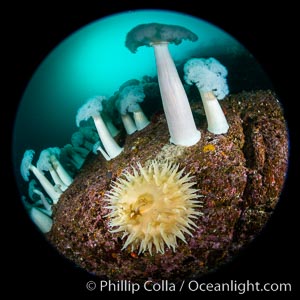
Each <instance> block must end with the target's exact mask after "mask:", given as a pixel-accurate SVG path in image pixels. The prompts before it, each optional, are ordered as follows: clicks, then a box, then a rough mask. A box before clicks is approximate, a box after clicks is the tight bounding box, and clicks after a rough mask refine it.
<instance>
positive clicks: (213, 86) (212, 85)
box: [184, 57, 229, 134]
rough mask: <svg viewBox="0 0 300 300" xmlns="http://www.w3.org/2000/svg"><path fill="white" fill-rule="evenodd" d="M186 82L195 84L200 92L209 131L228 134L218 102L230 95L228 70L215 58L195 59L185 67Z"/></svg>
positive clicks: (227, 126) (226, 124)
mask: <svg viewBox="0 0 300 300" xmlns="http://www.w3.org/2000/svg"><path fill="white" fill-rule="evenodd" d="M184 73H185V75H184V78H185V81H186V82H187V83H188V84H190V85H192V84H195V85H196V86H197V88H198V90H199V92H200V95H201V99H202V102H203V106H204V110H205V115H206V119H207V124H208V131H210V132H212V133H214V134H223V133H226V132H227V131H228V129H229V125H228V123H227V120H226V117H225V115H224V113H223V110H222V108H221V106H220V104H219V102H218V100H222V99H224V98H225V96H226V95H227V94H228V93H229V90H228V85H227V82H226V76H227V69H226V68H225V67H224V66H223V65H222V64H221V63H220V62H219V61H218V60H216V59H215V58H212V57H211V58H208V59H204V58H193V59H190V60H188V61H187V62H186V63H185V65H184Z"/></svg>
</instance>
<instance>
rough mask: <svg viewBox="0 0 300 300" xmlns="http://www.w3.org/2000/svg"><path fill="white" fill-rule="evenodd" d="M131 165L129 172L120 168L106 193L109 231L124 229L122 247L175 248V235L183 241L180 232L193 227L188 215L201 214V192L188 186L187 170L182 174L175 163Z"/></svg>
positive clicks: (189, 230)
mask: <svg viewBox="0 0 300 300" xmlns="http://www.w3.org/2000/svg"><path fill="white" fill-rule="evenodd" d="M132 169H133V174H130V173H129V172H128V171H126V172H124V173H123V174H122V175H121V176H120V177H119V178H118V180H117V181H116V182H114V184H113V185H112V190H111V191H110V192H108V193H107V201H108V203H109V205H108V206H107V207H108V208H109V209H110V210H111V212H110V213H109V214H108V217H109V218H110V226H111V228H112V230H111V232H112V233H114V232H124V234H123V237H122V238H124V237H127V240H126V242H125V244H124V246H123V248H122V250H123V249H126V248H127V247H128V246H129V245H130V246H131V251H134V250H136V249H137V248H138V249H139V250H138V251H139V253H142V252H145V251H146V250H148V251H149V252H150V254H152V248H153V247H155V248H156V252H160V253H164V251H165V245H167V247H168V248H172V249H173V251H175V248H176V247H177V238H179V239H181V240H182V241H183V242H185V243H186V239H185V236H184V234H185V233H187V234H189V235H192V233H191V230H193V229H194V228H195V227H196V224H195V223H194V222H193V221H192V219H197V217H198V216H199V215H201V212H199V211H197V208H198V207H201V202H200V201H199V200H197V198H199V197H201V196H200V195H197V192H198V190H196V189H193V188H191V187H192V186H193V185H194V184H195V182H191V178H192V177H191V176H190V174H186V175H185V176H183V177H182V174H183V172H184V169H182V170H178V169H179V165H174V164H172V163H170V162H166V161H165V162H157V161H152V162H151V164H150V165H149V167H146V168H143V167H142V166H141V165H140V164H138V169H135V168H132Z"/></svg>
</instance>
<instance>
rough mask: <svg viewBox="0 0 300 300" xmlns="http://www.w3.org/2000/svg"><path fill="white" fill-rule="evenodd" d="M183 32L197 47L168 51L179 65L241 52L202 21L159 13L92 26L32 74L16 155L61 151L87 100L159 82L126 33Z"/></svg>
mask: <svg viewBox="0 0 300 300" xmlns="http://www.w3.org/2000/svg"><path fill="white" fill-rule="evenodd" d="M151 22H158V23H165V24H173V25H180V26H184V27H186V28H187V29H189V30H191V31H193V32H194V33H196V34H197V35H198V37H199V39H198V41H197V42H190V41H184V42H183V43H182V44H180V45H178V46H174V45H170V52H171V54H172V57H173V59H174V61H175V63H176V62H177V63H180V62H183V61H185V60H187V59H188V58H190V57H192V56H193V55H194V56H196V57H204V56H213V55H215V56H216V55H218V54H220V53H224V52H226V51H227V52H228V51H236V49H237V47H240V45H239V43H237V42H236V41H235V40H234V39H233V38H231V37H230V36H229V35H228V34H226V33H225V32H223V31H222V30H220V29H219V28H216V27H215V26H213V25H211V24H209V23H207V22H204V21H202V20H200V19H197V18H194V17H191V16H188V15H185V14H180V13H176V12H169V11H160V10H140V11H130V12H125V13H121V14H116V15H112V16H109V17H106V18H103V19H100V20H99V21H96V22H93V23H91V24H88V25H87V26H85V27H83V28H81V29H80V30H78V31H76V32H75V33H73V34H72V35H71V36H69V37H68V38H67V39H65V40H64V41H62V43H61V44H59V45H58V46H57V47H56V48H55V49H54V50H53V51H52V52H51V53H50V54H49V55H48V57H46V59H45V60H44V61H43V62H42V64H41V65H40V66H39V68H38V69H37V70H36V72H35V73H34V75H33V77H32V79H31V81H30V82H29V84H28V86H27V89H26V91H25V93H24V95H23V98H22V101H21V103H20V106H19V111H18V114H17V118H16V123H15V135H14V140H15V145H14V146H15V152H16V153H18V154H17V155H18V156H20V157H21V156H22V155H23V153H24V151H25V150H26V149H34V150H36V151H37V156H38V155H39V151H40V150H42V149H44V148H46V147H55V146H57V147H63V146H64V145H65V144H68V143H70V139H71V135H72V133H73V132H74V131H76V126H75V116H76V112H77V110H78V108H79V107H80V106H81V105H82V104H83V103H84V102H85V100H86V99H87V98H90V97H92V96H95V95H105V96H111V95H112V94H113V93H114V92H115V91H116V90H118V88H119V86H120V85H121V84H122V83H123V82H125V81H127V80H129V79H132V78H136V79H141V78H142V76H144V75H149V76H155V75H156V66H155V58H154V53H153V49H152V48H151V47H141V48H139V49H138V51H137V53H136V54H133V53H131V52H130V51H129V50H128V49H127V48H126V47H125V38H126V34H127V32H128V31H130V30H131V29H132V28H133V27H135V26H137V25H139V24H143V23H151Z"/></svg>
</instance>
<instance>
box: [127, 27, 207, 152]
mask: <svg viewBox="0 0 300 300" xmlns="http://www.w3.org/2000/svg"><path fill="white" fill-rule="evenodd" d="M197 39H198V37H197V35H196V34H194V33H193V32H191V31H190V30H188V29H186V28H184V27H181V26H175V25H166V24H159V23H149V24H142V25H138V26H136V27H134V28H133V29H132V30H131V31H130V32H128V34H127V37H126V47H127V48H128V49H129V50H130V51H131V52H133V53H135V52H136V51H137V48H138V47H141V46H148V47H149V46H152V47H153V48H154V54H155V60H156V67H157V75H158V82H159V88H160V93H161V98H162V102H163V107H164V112H165V115H166V119H167V123H168V128H169V132H170V136H171V138H170V141H171V142H172V143H174V144H175V145H181V146H192V145H195V144H196V143H197V142H198V141H199V140H200V137H201V135H200V132H199V131H198V130H197V128H196V125H195V121H194V118H193V114H192V110H191V107H190V104H189V100H188V98H187V95H186V93H185V90H184V88H183V85H182V82H181V80H180V77H179V75H178V72H177V69H176V66H175V64H174V61H173V59H172V57H171V54H170V52H169V48H168V45H169V43H173V44H175V45H178V44H180V43H181V42H182V40H190V41H196V40H197ZM187 133H188V134H187Z"/></svg>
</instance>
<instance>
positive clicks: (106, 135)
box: [76, 96, 123, 159]
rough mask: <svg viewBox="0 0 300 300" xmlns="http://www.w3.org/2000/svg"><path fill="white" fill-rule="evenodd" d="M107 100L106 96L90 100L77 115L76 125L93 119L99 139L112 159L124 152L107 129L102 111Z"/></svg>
mask: <svg viewBox="0 0 300 300" xmlns="http://www.w3.org/2000/svg"><path fill="white" fill-rule="evenodd" d="M105 99H106V98H105V97H104V96H96V97H93V98H90V99H88V100H87V101H86V103H85V104H83V105H82V106H81V107H80V108H79V110H78V112H77V115H76V125H77V126H78V127H79V126H80V122H81V121H83V120H88V119H89V118H93V120H94V123H95V126H96V129H97V132H98V135H99V138H100V140H101V142H102V144H103V147H104V149H105V151H106V153H107V155H108V156H109V157H110V159H112V158H115V157H117V156H118V155H119V154H120V153H121V152H122V151H123V148H121V147H120V146H119V145H118V144H117V142H116V141H115V140H114V139H113V137H112V135H111V134H110V132H109V130H108V129H107V127H106V125H105V123H104V121H103V119H102V116H101V111H102V110H103V106H102V101H104V100H105Z"/></svg>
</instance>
